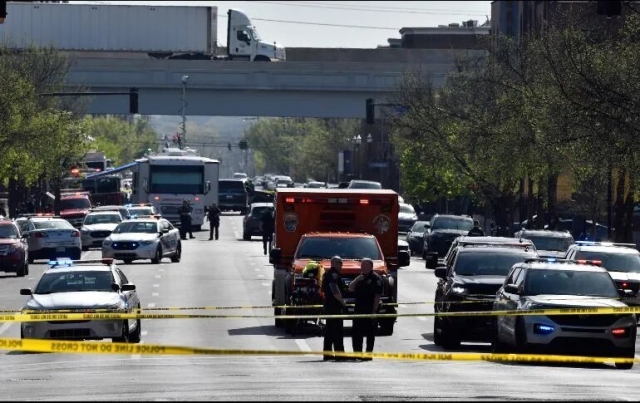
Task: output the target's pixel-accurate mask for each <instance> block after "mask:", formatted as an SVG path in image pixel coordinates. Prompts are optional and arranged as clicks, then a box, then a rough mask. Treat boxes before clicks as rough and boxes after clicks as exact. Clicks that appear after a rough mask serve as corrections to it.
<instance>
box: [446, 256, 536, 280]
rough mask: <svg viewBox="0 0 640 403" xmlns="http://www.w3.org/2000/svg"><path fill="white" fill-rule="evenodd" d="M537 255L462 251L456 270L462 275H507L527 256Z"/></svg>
mask: <svg viewBox="0 0 640 403" xmlns="http://www.w3.org/2000/svg"><path fill="white" fill-rule="evenodd" d="M533 257H536V256H535V254H532V253H527V252H524V251H522V252H515V251H509V252H506V251H504V252H502V253H501V251H496V252H491V253H487V252H474V251H470V252H467V253H460V254H459V255H458V258H457V259H456V263H455V267H454V271H455V272H456V274H457V275H460V276H506V275H507V274H509V270H511V267H512V266H513V265H514V264H516V263H520V262H524V261H525V259H527V258H533Z"/></svg>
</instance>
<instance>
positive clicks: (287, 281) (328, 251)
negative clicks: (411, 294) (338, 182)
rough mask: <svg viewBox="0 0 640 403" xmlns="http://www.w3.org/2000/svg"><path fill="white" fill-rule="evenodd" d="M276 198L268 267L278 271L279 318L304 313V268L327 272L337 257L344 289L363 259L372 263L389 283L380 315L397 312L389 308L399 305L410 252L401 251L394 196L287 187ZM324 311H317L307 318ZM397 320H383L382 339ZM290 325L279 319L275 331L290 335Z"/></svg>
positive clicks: (274, 290) (274, 292)
mask: <svg viewBox="0 0 640 403" xmlns="http://www.w3.org/2000/svg"><path fill="white" fill-rule="evenodd" d="M275 199H276V203H275V204H276V209H275V236H274V240H273V242H274V247H273V249H272V250H271V251H270V254H269V262H270V263H271V264H273V267H274V276H273V278H274V280H273V285H272V302H273V306H274V314H275V315H276V316H278V315H289V314H291V315H295V314H300V309H299V308H295V307H294V306H295V305H296V303H295V298H293V297H294V295H295V294H296V283H297V280H298V279H300V278H302V277H303V276H302V273H303V270H304V268H305V266H306V265H307V264H308V263H310V262H311V261H315V262H318V263H320V264H321V265H322V267H323V268H324V270H328V269H329V268H330V267H331V257H333V256H336V255H337V256H340V257H342V259H343V266H342V272H341V274H342V277H343V281H344V285H345V286H347V285H348V284H349V282H350V281H352V280H353V279H355V278H356V277H357V276H358V275H359V274H360V262H361V260H362V259H363V258H365V257H368V258H370V259H371V260H373V262H374V271H375V272H376V273H378V274H379V275H380V276H381V277H382V279H383V280H384V283H385V286H384V292H383V294H382V296H381V302H382V303H383V306H382V307H381V312H380V313H387V314H394V313H396V309H395V306H394V305H389V304H394V303H397V302H398V298H397V297H398V269H399V268H400V267H405V266H408V265H409V263H410V256H409V253H408V252H407V251H406V250H399V248H398V211H399V205H398V194H397V193H396V192H394V191H393V190H386V189H380V190H377V189H376V190H372V189H295V188H294V189H289V188H283V189H277V190H276V197H275ZM300 283H302V281H301V282H300ZM345 290H346V287H345ZM343 296H344V299H345V301H346V302H347V303H353V302H354V300H355V298H354V295H353V293H351V292H348V291H345V294H344V295H343ZM385 304H387V305H385ZM289 306H291V309H288V307H289ZM305 309H306V308H305ZM351 309H352V308H351ZM320 312H321V311H320V310H319V309H317V311H316V312H315V313H310V312H308V311H307V312H306V314H308V315H315V314H316V313H320ZM350 312H351V313H352V312H353V311H352V310H351V311H350ZM395 321H396V320H395V317H391V318H382V319H380V320H379V321H378V324H379V325H380V331H381V334H383V335H391V334H393V327H394V324H395ZM292 323H293V322H292V320H291V319H284V320H282V319H277V320H276V326H277V327H285V330H286V331H287V332H291V331H292V328H291V327H292Z"/></svg>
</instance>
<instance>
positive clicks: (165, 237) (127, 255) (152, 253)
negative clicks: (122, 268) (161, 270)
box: [102, 217, 182, 264]
mask: <svg viewBox="0 0 640 403" xmlns="http://www.w3.org/2000/svg"><path fill="white" fill-rule="evenodd" d="M181 255H182V244H181V242H180V231H179V230H178V229H177V228H175V227H174V226H173V225H171V223H170V222H169V221H167V220H166V219H164V218H160V217H156V218H135V219H132V220H127V221H123V222H121V223H120V224H118V226H117V227H116V228H115V229H114V230H113V232H111V235H109V236H108V237H107V238H106V239H105V240H104V241H103V242H102V257H103V258H113V259H118V260H122V261H123V262H124V263H125V264H129V263H131V262H133V261H134V260H144V259H151V263H153V264H157V263H160V261H161V260H162V259H163V258H165V257H170V258H171V261H172V262H174V263H177V262H179V261H180V257H181Z"/></svg>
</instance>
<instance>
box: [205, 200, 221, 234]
mask: <svg viewBox="0 0 640 403" xmlns="http://www.w3.org/2000/svg"><path fill="white" fill-rule="evenodd" d="M221 214H222V211H220V208H218V206H217V205H216V204H215V203H213V204H212V205H211V207H209V209H208V210H207V220H209V240H210V241H212V240H213V232H214V230H215V232H216V241H217V240H218V234H219V233H220V215H221Z"/></svg>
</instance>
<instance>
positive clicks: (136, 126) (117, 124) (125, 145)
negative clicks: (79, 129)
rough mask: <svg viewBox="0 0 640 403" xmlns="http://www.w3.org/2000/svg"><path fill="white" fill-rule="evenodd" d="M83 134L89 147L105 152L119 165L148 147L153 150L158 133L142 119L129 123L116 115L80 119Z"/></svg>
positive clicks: (156, 146) (137, 156) (136, 156)
mask: <svg viewBox="0 0 640 403" xmlns="http://www.w3.org/2000/svg"><path fill="white" fill-rule="evenodd" d="M84 127H85V134H86V135H87V136H88V137H90V138H91V139H93V140H92V141H89V145H90V148H91V149H94V150H100V151H103V152H105V155H107V156H108V157H109V158H111V159H112V160H113V162H114V165H121V164H125V163H127V162H131V161H133V160H134V159H136V158H140V157H142V156H143V155H144V153H146V152H147V150H148V149H152V150H154V151H155V150H157V148H158V138H159V136H158V134H157V133H156V131H155V130H154V129H153V128H152V127H151V125H150V123H149V121H148V120H147V119H145V118H140V119H137V120H136V121H135V122H133V123H131V122H128V121H126V120H124V119H121V118H119V117H116V116H102V117H90V116H87V117H85V118H84Z"/></svg>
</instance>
